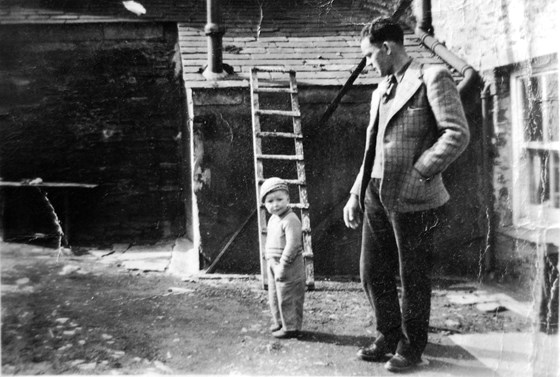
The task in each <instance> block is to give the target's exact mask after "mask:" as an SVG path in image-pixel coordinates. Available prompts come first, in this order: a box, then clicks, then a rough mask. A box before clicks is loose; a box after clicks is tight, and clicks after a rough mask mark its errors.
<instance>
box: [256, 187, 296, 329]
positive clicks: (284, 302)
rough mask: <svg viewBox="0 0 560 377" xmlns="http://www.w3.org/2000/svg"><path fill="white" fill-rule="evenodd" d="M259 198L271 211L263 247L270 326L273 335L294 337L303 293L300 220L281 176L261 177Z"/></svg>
mask: <svg viewBox="0 0 560 377" xmlns="http://www.w3.org/2000/svg"><path fill="white" fill-rule="evenodd" d="M260 200H261V202H262V203H264V205H265V207H266V210H267V211H268V212H269V213H270V214H271V215H272V216H271V217H270V219H269V220H268V227H267V237H266V247H265V249H266V254H265V256H266V260H267V264H268V298H269V304H270V310H271V312H272V320H273V325H272V326H271V327H270V330H271V331H272V335H273V336H274V337H276V338H281V339H283V338H295V337H297V336H298V335H299V331H300V330H301V324H302V321H303V301H304V296H305V269H304V265H303V255H302V235H301V222H300V220H299V218H298V217H297V215H296V214H295V213H294V212H293V211H292V209H291V208H290V207H289V204H290V194H289V191H288V185H287V183H286V182H285V181H284V180H282V179H280V178H276V177H274V178H269V179H267V180H266V181H264V183H263V184H262V186H261V191H260Z"/></svg>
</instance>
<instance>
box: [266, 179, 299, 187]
mask: <svg viewBox="0 0 560 377" xmlns="http://www.w3.org/2000/svg"><path fill="white" fill-rule="evenodd" d="M265 180H266V178H259V183H263V182H264V181H265ZM283 181H284V182H286V183H287V184H289V185H300V186H305V185H306V184H307V183H305V182H303V181H300V180H299V179H283Z"/></svg>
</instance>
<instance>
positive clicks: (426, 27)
mask: <svg viewBox="0 0 560 377" xmlns="http://www.w3.org/2000/svg"><path fill="white" fill-rule="evenodd" d="M414 13H415V17H416V20H417V21H416V28H417V29H421V30H423V31H425V32H426V33H428V34H429V35H433V34H434V26H433V25H432V2H431V0H422V1H417V2H416V7H415V12H414Z"/></svg>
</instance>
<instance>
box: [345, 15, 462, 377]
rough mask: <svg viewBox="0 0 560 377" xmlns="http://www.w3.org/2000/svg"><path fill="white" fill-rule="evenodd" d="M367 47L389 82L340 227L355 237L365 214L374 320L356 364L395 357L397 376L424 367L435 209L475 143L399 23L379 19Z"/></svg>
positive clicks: (367, 35)
mask: <svg viewBox="0 0 560 377" xmlns="http://www.w3.org/2000/svg"><path fill="white" fill-rule="evenodd" d="M361 38H362V40H361V50H362V53H363V55H364V56H365V57H366V58H367V63H368V65H371V66H372V67H373V68H374V69H375V70H376V71H377V72H378V73H379V74H380V75H381V76H385V80H384V81H383V82H381V83H380V84H379V86H378V88H377V89H376V90H375V91H374V92H373V95H372V101H371V113H370V123H369V126H368V128H367V135H366V148H365V153H364V158H363V162H362V166H361V168H360V172H359V174H358V176H357V178H356V181H355V183H354V185H353V187H352V189H351V191H350V193H351V195H350V199H349V200H348V203H347V204H346V206H345V207H344V222H345V224H346V226H347V227H349V228H352V229H356V228H357V227H358V226H359V224H360V221H361V219H360V217H361V212H362V211H363V218H364V222H363V226H362V250H361V257H360V277H361V279H362V284H363V287H364V290H365V292H366V295H367V297H368V299H369V301H370V303H371V305H372V307H373V309H374V312H375V318H376V321H377V332H378V336H377V337H376V339H375V342H374V343H373V344H372V345H371V346H369V347H366V348H362V349H360V351H359V352H358V356H359V357H360V358H362V359H364V360H368V361H385V360H387V359H386V354H388V353H390V354H392V355H393V356H392V357H391V358H390V359H389V360H388V361H387V362H386V363H385V368H386V369H388V370H389V371H392V372H398V371H404V370H408V369H411V368H413V367H415V366H418V365H419V364H420V363H421V362H422V359H421V355H422V353H423V351H424V348H425V347H426V344H427V341H428V325H429V318H430V300H431V282H430V277H429V275H430V272H431V261H430V258H431V253H432V249H433V244H432V236H433V231H434V229H435V227H436V226H437V225H438V218H437V212H436V209H437V208H438V207H440V206H442V205H443V204H444V203H445V202H447V201H448V199H449V193H448V192H447V190H446V189H445V187H444V185H443V182H442V177H441V173H442V172H443V171H444V170H445V169H446V168H447V167H448V166H449V164H451V162H453V161H454V160H455V159H456V158H457V157H458V156H459V155H460V154H461V153H462V152H463V150H464V149H465V148H466V146H467V144H468V142H469V137H470V135H469V130H468V125H467V121H466V119H465V114H464V111H463V108H462V105H461V101H460V98H459V94H458V91H457V88H456V86H455V83H454V82H453V79H452V77H451V75H450V73H449V72H448V71H447V70H446V69H445V68H442V67H423V66H422V65H421V64H420V63H418V62H417V61H415V60H413V59H412V58H411V57H410V56H409V55H408V54H407V53H406V51H405V49H404V44H403V40H404V37H403V30H402V29H401V27H400V26H399V25H398V24H396V23H395V22H394V21H392V20H390V19H387V18H378V19H376V20H374V21H373V22H372V23H370V24H368V25H366V27H364V29H363V30H362V33H361ZM397 273H398V274H399V275H400V281H401V288H402V305H400V304H399V298H398V292H397V284H396V278H395V275H396V274H397Z"/></svg>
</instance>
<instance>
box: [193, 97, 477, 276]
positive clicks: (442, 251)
mask: <svg viewBox="0 0 560 377" xmlns="http://www.w3.org/2000/svg"><path fill="white" fill-rule="evenodd" d="M372 89H373V88H371V87H354V88H352V89H351V91H350V92H349V93H348V94H347V95H346V96H345V97H344V98H343V101H342V104H341V105H340V106H339V107H338V109H337V110H336V112H335V113H334V115H333V116H332V118H331V119H330V121H329V122H328V123H327V124H317V123H318V121H319V119H320V118H321V116H322V115H323V112H324V111H325V110H326V108H327V106H328V104H329V103H330V101H332V99H333V98H334V97H335V96H336V94H337V92H338V90H339V89H338V88H331V87H300V88H299V90H300V94H299V99H300V104H301V109H302V110H301V111H302V125H303V130H304V148H305V161H306V174H307V180H308V194H309V202H310V205H311V209H310V215H311V225H312V231H313V233H312V236H313V251H314V254H315V261H314V265H315V272H316V274H317V275H322V276H333V275H358V273H359V267H358V266H359V255H360V242H361V232H360V231H352V230H349V229H347V228H346V227H345V226H344V222H343V220H342V208H343V206H344V204H345V203H346V201H347V199H348V195H349V190H350V187H351V186H352V183H353V181H354V178H355V176H356V174H357V172H358V170H359V166H360V164H361V159H362V154H363V148H364V142H365V139H364V136H365V129H366V126H367V124H368V121H369V107H370V96H371V91H372ZM193 99H194V140H193V141H194V156H195V166H194V183H193V187H194V194H195V196H194V198H193V200H194V201H195V203H196V205H197V207H198V214H199V216H198V218H199V221H200V228H199V231H200V237H201V253H202V254H201V255H202V258H201V259H202V265H203V268H205V267H208V265H210V263H212V261H213V260H215V258H216V256H217V255H218V254H219V253H220V251H221V250H222V248H223V247H224V246H225V245H226V244H227V243H228V241H229V240H230V238H231V237H232V235H233V234H235V232H236V231H237V230H238V229H239V228H240V227H241V225H242V224H243V223H244V222H245V221H246V220H247V219H249V223H248V225H247V226H246V228H245V229H244V230H243V231H242V232H241V233H240V234H239V236H237V238H235V240H234V241H233V242H232V243H231V245H230V246H229V248H228V249H227V252H226V253H225V254H224V256H223V257H222V258H221V259H220V262H219V263H218V265H217V266H216V269H217V271H218V272H237V273H239V272H244V273H258V271H259V246H258V232H257V220H256V216H253V217H251V215H252V214H253V212H254V209H255V208H256V199H255V184H254V167H253V142H252V124H251V110H250V98H249V91H248V89H206V90H203V89H196V90H194V94H193ZM283 106H286V105H285V104H284V103H282V102H281V101H276V100H273V99H272V98H270V97H268V98H267V97H264V96H263V95H262V94H261V108H263V107H268V108H286V107H283ZM469 118H470V122H471V129H472V130H473V141H472V142H471V145H470V147H469V148H468V150H467V151H466V152H465V154H463V155H462V156H461V157H460V158H459V160H458V161H457V162H455V163H454V164H453V165H452V166H451V168H450V169H448V171H446V173H445V176H444V179H445V181H446V184H447V186H448V188H449V191H450V193H451V195H452V198H453V199H452V201H451V202H450V203H449V205H446V206H444V207H443V208H442V212H441V216H440V224H439V225H440V228H439V232H438V234H437V243H438V250H437V253H436V256H435V258H434V262H435V264H436V273H453V274H462V275H467V274H471V275H473V274H476V273H478V270H479V268H480V265H479V258H480V255H481V252H482V250H483V249H484V245H485V234H486V233H487V229H486V228H485V222H484V221H483V219H481V217H482V216H485V214H486V211H485V209H484V207H483V206H484V203H483V198H482V196H481V182H480V178H479V177H480V167H479V166H480V163H479V159H480V157H481V155H482V154H481V153H480V145H481V144H480V132H479V130H480V127H479V123H478V122H480V117H479V115H478V116H477V113H476V112H474V113H470V114H469ZM263 123H265V124H266V127H269V128H271V129H275V130H277V131H282V130H283V131H286V130H287V128H286V127H288V126H287V125H286V124H285V123H283V122H280V121H277V120H272V119H269V120H267V121H263ZM277 148H278V150H281V149H283V148H289V145H284V146H282V145H280V146H277ZM277 153H283V152H277ZM286 153H288V152H287V149H286ZM276 168H277V169H278V170H276V171H270V172H268V173H266V172H265V176H270V175H272V174H274V175H280V176H282V177H284V178H295V177H294V176H293V175H291V174H293V171H292V170H290V169H289V168H287V167H284V166H277V167H276ZM278 171H281V172H282V173H281V174H275V173H276V172H278ZM292 199H293V201H297V200H296V199H297V198H292Z"/></svg>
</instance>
